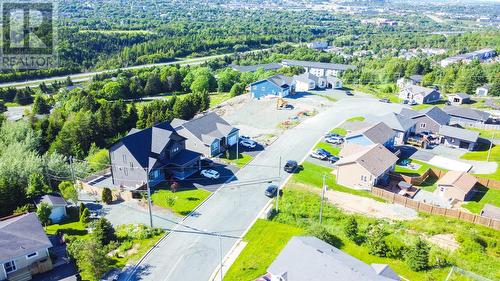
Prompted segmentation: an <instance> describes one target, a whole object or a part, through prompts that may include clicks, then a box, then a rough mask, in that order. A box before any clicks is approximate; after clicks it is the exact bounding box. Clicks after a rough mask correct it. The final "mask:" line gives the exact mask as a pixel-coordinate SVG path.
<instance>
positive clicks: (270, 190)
mask: <svg viewBox="0 0 500 281" xmlns="http://www.w3.org/2000/svg"><path fill="white" fill-rule="evenodd" d="M278 189H279V188H278V186H277V185H275V184H272V185H270V186H268V187H267V188H266V192H264V194H265V195H266V196H267V197H270V198H273V197H275V196H276V195H278Z"/></svg>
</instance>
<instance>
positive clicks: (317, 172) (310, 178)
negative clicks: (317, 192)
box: [288, 161, 385, 202]
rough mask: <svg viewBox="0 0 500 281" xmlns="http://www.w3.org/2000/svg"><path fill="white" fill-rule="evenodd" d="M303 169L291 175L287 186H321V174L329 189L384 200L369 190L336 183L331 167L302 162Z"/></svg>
mask: <svg viewBox="0 0 500 281" xmlns="http://www.w3.org/2000/svg"><path fill="white" fill-rule="evenodd" d="M302 166H303V168H304V169H303V170H302V171H300V172H299V173H298V174H295V175H293V176H292V178H291V180H290V182H289V183H288V185H289V186H291V187H293V186H299V187H300V186H301V185H302V186H304V185H305V186H310V187H316V188H321V187H322V186H323V175H325V183H326V185H327V186H328V188H329V189H330V190H335V191H340V192H344V193H350V194H353V195H357V196H363V197H368V198H372V199H374V200H377V201H380V202H385V201H384V200H383V199H381V198H378V197H376V196H373V195H372V194H371V193H370V192H368V191H364V190H357V189H352V188H349V187H345V186H342V185H338V184H337V180H336V178H335V175H332V174H331V171H332V169H329V168H326V167H323V166H319V165H316V164H314V163H311V162H308V161H306V162H304V163H303V164H302Z"/></svg>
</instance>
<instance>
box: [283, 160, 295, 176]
mask: <svg viewBox="0 0 500 281" xmlns="http://www.w3.org/2000/svg"><path fill="white" fill-rule="evenodd" d="M298 169H299V164H298V163H297V161H293V160H288V161H287V162H286V164H285V168H284V170H285V172H287V173H295V172H296V171H297V170H298Z"/></svg>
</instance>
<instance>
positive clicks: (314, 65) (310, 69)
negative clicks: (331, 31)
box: [281, 60, 356, 77]
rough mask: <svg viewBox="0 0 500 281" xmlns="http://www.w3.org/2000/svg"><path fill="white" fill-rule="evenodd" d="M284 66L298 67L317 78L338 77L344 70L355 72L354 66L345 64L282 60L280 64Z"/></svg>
mask: <svg viewBox="0 0 500 281" xmlns="http://www.w3.org/2000/svg"><path fill="white" fill-rule="evenodd" d="M281 63H282V64H283V65H285V66H300V67H303V68H304V70H305V71H306V72H307V73H311V74H313V75H316V76H318V77H327V76H338V75H339V74H340V73H342V72H344V71H346V70H349V69H351V70H355V69H356V66H354V65H347V64H336V63H325V62H315V61H299V60H283V61H282V62H281Z"/></svg>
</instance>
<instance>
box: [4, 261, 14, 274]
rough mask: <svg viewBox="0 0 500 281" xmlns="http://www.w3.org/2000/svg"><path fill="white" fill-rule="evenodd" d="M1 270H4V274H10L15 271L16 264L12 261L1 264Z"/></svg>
mask: <svg viewBox="0 0 500 281" xmlns="http://www.w3.org/2000/svg"><path fill="white" fill-rule="evenodd" d="M3 268H4V269H5V272H7V273H11V272H14V271H16V269H17V268H16V263H15V262H14V261H8V262H6V263H4V264H3Z"/></svg>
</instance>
